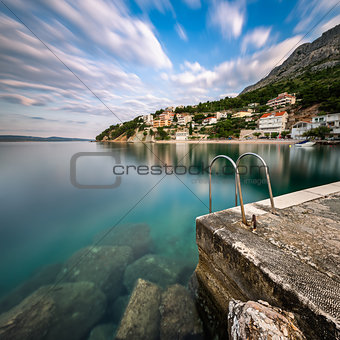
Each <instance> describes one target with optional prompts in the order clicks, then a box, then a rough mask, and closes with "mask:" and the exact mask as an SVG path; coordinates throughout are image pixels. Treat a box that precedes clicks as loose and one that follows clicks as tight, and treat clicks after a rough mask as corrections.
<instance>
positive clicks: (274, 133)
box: [270, 132, 279, 139]
mask: <svg viewBox="0 0 340 340" xmlns="http://www.w3.org/2000/svg"><path fill="white" fill-rule="evenodd" d="M278 135H279V133H278V132H272V133H271V134H270V137H271V138H274V139H275V138H277V136H278Z"/></svg>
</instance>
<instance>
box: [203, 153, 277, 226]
mask: <svg viewBox="0 0 340 340" xmlns="http://www.w3.org/2000/svg"><path fill="white" fill-rule="evenodd" d="M246 156H253V157H256V158H258V159H259V160H260V161H261V162H262V164H263V166H264V169H265V173H266V179H267V184H268V191H269V198H270V204H271V209H272V212H274V211H275V206H274V198H273V192H272V187H271V183H270V177H269V170H268V166H267V164H266V162H265V161H264V159H263V158H262V157H261V156H259V155H258V154H256V153H253V152H246V153H244V154H242V155H241V156H240V157H239V158H238V159H237V161H236V163H235V162H234V161H233V160H232V159H231V158H230V157H228V156H226V155H218V156H216V157H215V158H214V159H213V160H212V161H211V163H210V165H209V213H211V212H212V199H211V187H212V186H211V170H212V166H213V164H214V163H215V161H216V160H217V159H219V158H224V159H226V160H227V161H229V162H230V163H231V164H232V166H233V168H234V171H235V206H237V203H238V197H239V200H240V207H241V216H242V222H243V223H244V224H245V225H248V222H247V219H246V214H245V211H244V204H243V197H242V190H241V181H240V172H239V169H238V168H239V165H240V161H241V159H242V158H243V157H246ZM253 220H254V222H253V223H254V224H256V217H255V216H253Z"/></svg>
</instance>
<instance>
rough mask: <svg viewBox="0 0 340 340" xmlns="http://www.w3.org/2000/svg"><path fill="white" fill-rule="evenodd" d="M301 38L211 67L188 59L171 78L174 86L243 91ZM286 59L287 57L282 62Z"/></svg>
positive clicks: (195, 89) (224, 91) (187, 88)
mask: <svg viewBox="0 0 340 340" xmlns="http://www.w3.org/2000/svg"><path fill="white" fill-rule="evenodd" d="M300 39H301V36H299V35H298V36H295V37H293V38H289V39H286V40H284V41H282V42H281V43H278V44H276V45H272V46H271V47H269V48H265V49H263V50H261V51H259V52H257V53H255V54H253V55H248V56H244V57H241V58H237V59H232V60H229V61H225V62H223V63H221V64H219V65H217V66H216V67H214V68H213V69H211V70H209V69H206V68H204V67H203V66H201V65H199V64H198V63H197V62H196V63H188V62H186V63H185V64H184V65H183V69H184V71H183V72H182V73H178V74H172V75H170V76H169V79H170V80H171V81H172V82H173V85H174V87H181V88H182V89H185V91H191V92H192V91H195V92H196V93H198V92H201V93H204V94H208V93H209V92H210V90H211V88H215V90H216V91H217V92H219V93H235V92H234V91H233V90H236V89H238V90H239V91H241V90H242V89H243V88H242V86H244V85H243V84H251V83H254V82H256V81H257V80H259V79H260V78H262V77H264V76H266V75H267V74H268V73H269V72H270V71H271V70H272V69H273V68H274V67H275V66H278V62H279V61H280V60H281V58H283V57H285V58H287V57H288V55H286V54H287V53H288V52H290V51H291V49H292V48H293V47H294V46H295V45H296V44H297V43H298V42H299V41H300ZM301 43H303V42H301ZM283 61H284V59H283V60H282V61H281V62H283Z"/></svg>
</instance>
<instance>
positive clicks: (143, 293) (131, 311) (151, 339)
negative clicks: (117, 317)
mask: <svg viewBox="0 0 340 340" xmlns="http://www.w3.org/2000/svg"><path fill="white" fill-rule="evenodd" d="M160 300H161V289H160V288H159V287H158V286H157V285H155V284H153V283H151V282H148V281H145V280H142V279H138V281H137V284H136V286H135V288H134V290H133V292H132V294H131V298H130V301H129V304H128V306H127V308H126V310H125V313H124V315H123V318H122V321H121V322H120V325H119V328H118V331H117V334H116V338H115V339H116V340H156V339H158V338H159V321H160V313H159V304H160Z"/></svg>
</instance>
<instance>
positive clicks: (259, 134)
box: [253, 132, 261, 138]
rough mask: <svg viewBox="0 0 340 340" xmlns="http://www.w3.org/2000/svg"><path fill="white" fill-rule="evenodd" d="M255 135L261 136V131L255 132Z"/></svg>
mask: <svg viewBox="0 0 340 340" xmlns="http://www.w3.org/2000/svg"><path fill="white" fill-rule="evenodd" d="M253 136H255V137H256V138H258V137H259V136H261V132H254V133H253Z"/></svg>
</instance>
